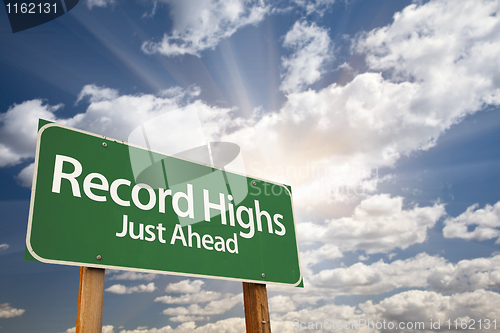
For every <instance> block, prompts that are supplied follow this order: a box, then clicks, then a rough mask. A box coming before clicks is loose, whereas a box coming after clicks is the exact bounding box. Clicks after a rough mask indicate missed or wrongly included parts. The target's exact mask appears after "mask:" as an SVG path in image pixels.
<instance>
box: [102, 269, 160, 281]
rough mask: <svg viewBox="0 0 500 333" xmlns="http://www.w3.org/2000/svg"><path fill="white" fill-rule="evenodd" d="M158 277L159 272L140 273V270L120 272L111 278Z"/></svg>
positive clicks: (145, 278)
mask: <svg viewBox="0 0 500 333" xmlns="http://www.w3.org/2000/svg"><path fill="white" fill-rule="evenodd" d="M157 277H158V274H151V273H138V272H127V271H125V272H120V273H119V274H115V275H112V276H111V277H110V278H109V279H110V280H130V281H135V280H146V281H151V280H154V279H156V278H157Z"/></svg>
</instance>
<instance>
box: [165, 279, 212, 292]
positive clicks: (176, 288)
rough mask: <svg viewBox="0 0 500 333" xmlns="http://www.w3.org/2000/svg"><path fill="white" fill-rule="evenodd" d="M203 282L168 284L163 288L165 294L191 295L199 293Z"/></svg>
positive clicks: (185, 281)
mask: <svg viewBox="0 0 500 333" xmlns="http://www.w3.org/2000/svg"><path fill="white" fill-rule="evenodd" d="M204 283H205V282H204V281H202V280H194V281H191V280H189V279H188V280H182V281H179V282H177V283H169V284H168V285H167V287H166V288H165V291H166V292H167V293H182V294H192V293H199V292H200V291H201V286H202V285H203V284H204Z"/></svg>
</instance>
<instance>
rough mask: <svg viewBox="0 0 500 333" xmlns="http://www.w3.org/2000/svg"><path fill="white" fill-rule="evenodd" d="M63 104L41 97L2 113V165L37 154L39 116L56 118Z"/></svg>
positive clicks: (0, 123)
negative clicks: (51, 103) (46, 102)
mask: <svg viewBox="0 0 500 333" xmlns="http://www.w3.org/2000/svg"><path fill="white" fill-rule="evenodd" d="M61 108H62V105H61V104H59V105H54V106H50V105H48V104H44V101H42V100H41V99H34V100H31V101H26V102H23V103H21V104H14V105H12V106H11V107H10V108H9V109H8V110H7V112H5V113H2V114H0V167H5V166H11V165H16V164H18V163H20V162H21V161H22V160H24V159H28V158H33V157H34V156H35V143H36V137H37V131H36V129H37V125H38V118H43V119H46V120H55V119H56V116H55V113H56V112H57V111H58V110H59V109H61Z"/></svg>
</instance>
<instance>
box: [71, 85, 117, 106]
mask: <svg viewBox="0 0 500 333" xmlns="http://www.w3.org/2000/svg"><path fill="white" fill-rule="evenodd" d="M118 96H119V95H118V91H117V90H115V89H111V88H106V87H98V86H96V85H95V84H88V85H86V86H84V87H83V89H82V91H80V93H79V94H78V97H77V99H76V103H79V102H80V101H82V100H83V99H84V98H86V97H88V99H89V101H90V102H91V103H96V102H102V101H110V100H113V99H116V98H118Z"/></svg>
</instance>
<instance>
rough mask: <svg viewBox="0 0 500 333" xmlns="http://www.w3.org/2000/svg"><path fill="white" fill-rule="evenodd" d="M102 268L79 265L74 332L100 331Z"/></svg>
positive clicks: (88, 332) (102, 288)
mask: <svg viewBox="0 0 500 333" xmlns="http://www.w3.org/2000/svg"><path fill="white" fill-rule="evenodd" d="M103 297H104V269H102V268H91V267H80V287H79V290H78V310H77V312H76V333H101V332H102V302H103Z"/></svg>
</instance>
